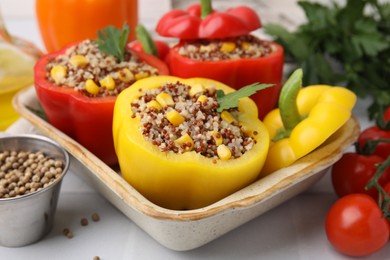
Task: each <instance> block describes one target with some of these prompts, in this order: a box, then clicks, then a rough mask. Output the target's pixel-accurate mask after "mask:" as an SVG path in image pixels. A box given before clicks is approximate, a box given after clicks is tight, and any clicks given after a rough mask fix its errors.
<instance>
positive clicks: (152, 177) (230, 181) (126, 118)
mask: <svg viewBox="0 0 390 260" xmlns="http://www.w3.org/2000/svg"><path fill="white" fill-rule="evenodd" d="M177 82H180V83H183V84H186V85H189V86H195V85H199V84H200V85H202V86H203V87H206V88H207V87H210V86H215V88H216V89H221V90H223V91H224V92H225V93H229V92H232V91H234V89H232V88H230V87H228V86H226V85H224V84H222V83H220V82H217V81H214V80H209V79H203V78H190V79H181V78H177V77H171V76H157V77H153V78H146V79H142V80H139V81H137V82H136V83H135V84H133V86H132V87H131V88H128V89H126V90H124V91H122V92H121V94H120V95H119V96H118V98H117V100H116V104H115V109H114V119H113V135H114V145H115V150H116V153H117V156H118V159H119V165H120V170H121V173H122V176H123V178H124V179H125V180H126V181H127V182H128V183H130V184H131V185H132V186H133V187H134V188H135V189H136V190H138V191H139V192H140V193H141V194H142V195H144V196H145V197H146V198H147V199H149V200H150V201H151V202H153V203H155V204H157V205H159V206H161V207H165V208H169V209H178V210H182V209H195V208H200V207H204V206H207V205H210V204H212V203H214V202H216V201H218V200H220V199H222V198H224V197H226V196H228V195H230V194H231V193H233V192H235V191H237V190H239V189H241V188H243V187H245V186H246V185H248V184H250V183H252V182H253V181H255V180H256V179H257V178H258V176H259V174H260V171H261V168H262V166H263V164H264V161H265V158H266V155H267V151H268V147H269V135H268V131H267V129H266V128H265V126H264V124H263V123H262V122H261V121H260V120H259V119H258V114H257V107H256V104H255V103H254V102H253V101H252V100H251V99H250V98H247V97H245V98H241V99H240V100H239V105H238V111H239V112H238V116H237V117H236V119H237V121H238V122H239V123H240V124H242V125H243V126H244V127H245V129H246V130H247V131H249V132H250V133H251V134H249V135H250V136H252V137H253V138H254V139H255V141H256V144H255V145H254V146H253V148H252V149H250V150H249V151H247V152H245V153H244V154H243V155H242V156H240V157H238V158H234V159H229V160H221V159H218V160H217V161H216V159H211V158H207V157H205V156H202V155H201V154H199V153H197V152H195V151H194V150H192V151H188V152H184V153H181V154H180V153H174V152H170V151H168V152H162V151H160V150H159V148H158V147H157V146H156V145H153V144H152V143H151V142H150V141H148V140H147V139H145V137H144V136H143V134H142V133H141V131H140V118H139V116H138V115H137V116H135V114H134V115H133V112H132V109H131V106H130V104H131V103H132V102H133V101H134V100H136V99H138V98H139V97H140V96H142V95H143V93H144V91H145V90H148V89H153V88H158V87H160V86H162V85H164V84H165V83H177Z"/></svg>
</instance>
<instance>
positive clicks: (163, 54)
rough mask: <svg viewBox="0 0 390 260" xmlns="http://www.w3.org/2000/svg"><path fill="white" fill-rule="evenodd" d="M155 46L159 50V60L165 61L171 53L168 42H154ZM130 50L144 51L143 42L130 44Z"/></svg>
mask: <svg viewBox="0 0 390 260" xmlns="http://www.w3.org/2000/svg"><path fill="white" fill-rule="evenodd" d="M154 44H155V45H156V48H157V53H158V54H157V55H158V58H160V60H162V61H165V60H166V58H167V55H168V53H169V45H168V44H167V43H166V42H164V41H160V40H154ZM130 48H131V49H133V50H136V51H144V48H143V47H142V44H141V42H139V41H137V40H136V41H134V42H132V43H131V44H130Z"/></svg>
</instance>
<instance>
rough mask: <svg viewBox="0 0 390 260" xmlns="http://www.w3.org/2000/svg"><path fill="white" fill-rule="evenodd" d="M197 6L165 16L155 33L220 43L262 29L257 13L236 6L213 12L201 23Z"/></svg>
mask: <svg viewBox="0 0 390 260" xmlns="http://www.w3.org/2000/svg"><path fill="white" fill-rule="evenodd" d="M200 16H201V11H200V5H199V4H194V5H191V6H190V7H188V8H187V9H186V10H180V9H175V10H172V11H170V12H168V13H166V14H165V15H164V16H163V17H162V18H161V19H160V20H159V22H158V23H157V27H156V32H157V33H159V34H160V35H161V36H165V37H175V38H179V39H186V40H189V39H219V38H228V37H237V36H240V35H245V34H248V33H250V32H252V31H253V30H256V29H258V28H260V27H261V21H260V18H259V17H258V15H257V13H256V12H255V11H254V10H253V9H251V8H249V7H247V6H238V7H234V8H229V9H227V10H226V11H224V12H218V11H213V12H212V13H211V14H209V15H208V16H206V17H205V18H204V19H202V18H201V17H200Z"/></svg>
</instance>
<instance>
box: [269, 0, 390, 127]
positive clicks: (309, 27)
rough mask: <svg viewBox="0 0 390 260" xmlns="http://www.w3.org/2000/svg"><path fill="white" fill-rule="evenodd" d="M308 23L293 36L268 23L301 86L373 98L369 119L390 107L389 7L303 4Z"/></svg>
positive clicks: (376, 2)
mask: <svg viewBox="0 0 390 260" xmlns="http://www.w3.org/2000/svg"><path fill="white" fill-rule="evenodd" d="M298 4H299V6H300V7H301V8H302V9H303V11H304V13H305V15H306V18H307V21H306V22H305V23H303V24H301V25H300V26H299V27H298V28H297V29H296V30H294V31H292V32H290V31H288V30H287V29H286V28H284V27H282V26H280V25H278V24H266V25H265V26H264V28H265V32H266V33H268V34H269V35H271V36H273V37H274V38H275V41H276V42H278V43H280V44H281V45H282V46H283V47H284V49H285V51H286V53H287V56H289V57H290V58H292V60H293V61H294V62H295V63H296V65H297V67H301V68H303V71H304V77H303V85H305V86H306V85H312V84H330V85H345V86H346V87H348V88H349V89H351V90H352V91H354V92H355V93H356V94H357V95H358V96H359V97H366V96H371V97H373V103H372V104H371V106H370V107H369V109H368V112H369V116H370V118H371V119H373V118H375V117H376V116H377V114H378V113H379V111H380V108H381V107H386V106H388V105H390V84H389V82H388V77H389V71H390V37H389V35H390V3H385V1H380V0H347V1H346V2H345V4H344V5H340V4H338V3H336V2H335V1H333V2H332V3H331V4H329V5H325V4H320V3H313V2H308V1H299V2H298Z"/></svg>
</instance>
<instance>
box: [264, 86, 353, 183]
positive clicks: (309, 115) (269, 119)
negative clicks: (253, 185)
mask: <svg viewBox="0 0 390 260" xmlns="http://www.w3.org/2000/svg"><path fill="white" fill-rule="evenodd" d="M295 101H296V108H297V111H298V113H299V116H300V120H299V122H298V123H297V124H296V125H295V126H294V127H293V128H292V129H291V132H290V133H289V135H288V136H287V137H285V138H281V139H279V140H276V141H271V144H270V148H269V152H268V155H267V159H266V162H265V164H264V167H263V169H262V172H261V176H262V177H263V176H266V175H268V174H270V173H272V172H274V171H276V170H278V169H281V168H283V167H287V166H289V165H291V164H292V163H294V162H295V161H296V160H298V159H299V158H301V157H303V156H305V155H307V154H308V153H310V152H311V151H313V150H314V149H316V148H317V147H318V146H320V145H321V144H322V143H323V142H324V141H325V140H326V139H328V138H329V137H330V136H331V135H332V134H333V133H334V132H336V131H337V130H338V129H339V128H340V127H341V126H342V125H343V124H344V123H345V122H347V121H348V119H349V118H350V117H351V114H352V113H351V110H352V108H353V107H354V105H355V103H356V95H355V94H354V93H353V92H352V91H350V90H348V89H346V88H343V87H336V86H328V85H312V86H307V87H305V88H302V89H299V92H298V95H297V97H296V100H295ZM263 122H264V124H265V125H266V127H267V129H268V131H269V133H270V138H271V140H273V139H274V138H275V137H276V136H277V134H278V133H279V131H280V129H285V124H284V123H283V119H282V116H281V109H280V105H279V108H277V109H274V110H272V111H270V112H269V113H268V114H267V115H266V116H265V118H264V121H263Z"/></svg>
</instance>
